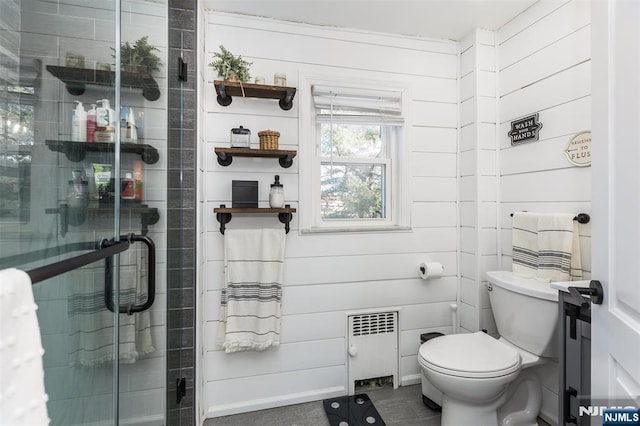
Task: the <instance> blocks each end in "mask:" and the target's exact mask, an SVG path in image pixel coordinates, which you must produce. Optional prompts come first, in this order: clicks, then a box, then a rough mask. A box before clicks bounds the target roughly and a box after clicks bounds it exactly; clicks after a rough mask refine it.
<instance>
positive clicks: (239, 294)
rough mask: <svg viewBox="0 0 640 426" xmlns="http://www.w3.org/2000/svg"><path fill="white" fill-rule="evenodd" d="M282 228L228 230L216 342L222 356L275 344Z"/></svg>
mask: <svg viewBox="0 0 640 426" xmlns="http://www.w3.org/2000/svg"><path fill="white" fill-rule="evenodd" d="M285 236H286V234H285V231H284V229H227V230H226V231H225V234H224V249H225V259H224V262H225V288H223V289H222V295H221V299H220V325H219V330H218V342H219V344H220V345H221V346H222V347H224V348H225V351H226V352H227V353H230V352H237V351H244V350H256V351H261V350H264V349H267V348H270V347H274V346H278V345H279V344H280V311H281V309H280V306H281V299H282V283H283V278H284V248H285V240H286V238H285Z"/></svg>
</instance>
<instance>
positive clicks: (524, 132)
mask: <svg viewBox="0 0 640 426" xmlns="http://www.w3.org/2000/svg"><path fill="white" fill-rule="evenodd" d="M541 128H542V123H540V122H539V121H538V113H537V112H536V113H535V114H533V115H529V116H527V117H524V118H520V119H518V120H515V121H512V122H511V131H509V133H508V134H509V137H510V138H511V145H512V146H515V145H520V144H521V143H525V142H535V141H537V140H538V137H539V133H540V129H541Z"/></svg>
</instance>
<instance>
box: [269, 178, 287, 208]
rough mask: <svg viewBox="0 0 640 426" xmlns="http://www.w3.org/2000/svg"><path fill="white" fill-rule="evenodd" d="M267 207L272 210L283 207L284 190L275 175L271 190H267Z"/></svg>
mask: <svg viewBox="0 0 640 426" xmlns="http://www.w3.org/2000/svg"><path fill="white" fill-rule="evenodd" d="M269 206H270V207H271V208H274V209H279V208H282V207H284V189H283V188H282V184H281V183H280V176H278V175H275V181H274V182H273V183H272V184H271V190H269Z"/></svg>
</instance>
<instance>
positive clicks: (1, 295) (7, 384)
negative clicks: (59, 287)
mask: <svg viewBox="0 0 640 426" xmlns="http://www.w3.org/2000/svg"><path fill="white" fill-rule="evenodd" d="M37 309H38V306H37V305H36V303H35V301H34V298H33V292H32V288H31V278H30V277H29V275H28V274H27V273H26V272H24V271H21V270H19V269H14V268H11V269H5V270H2V271H0V384H2V388H1V389H0V413H1V419H2V420H0V423H2V424H6V425H33V426H43V425H48V424H49V416H48V413H47V400H48V397H47V394H46V393H45V388H44V368H43V365H42V355H43V354H44V349H43V348H42V339H41V337H40V325H39V323H38V317H37V316H36V310H37Z"/></svg>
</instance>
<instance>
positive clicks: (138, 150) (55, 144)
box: [45, 140, 160, 164]
mask: <svg viewBox="0 0 640 426" xmlns="http://www.w3.org/2000/svg"><path fill="white" fill-rule="evenodd" d="M45 144H46V145H47V147H49V149H50V150H51V151H55V152H62V153H64V155H66V157H67V159H68V160H69V161H73V162H78V161H82V160H84V158H85V156H86V153H87V152H105V153H113V152H114V150H115V146H116V144H115V143H111V142H74V141H60V140H46V141H45ZM120 152H128V153H133V154H138V155H139V156H140V158H141V159H142V161H144V162H145V163H147V164H155V163H157V162H158V160H159V159H160V154H158V150H157V149H156V148H155V147H153V146H151V145H146V144H142V143H131V142H122V143H120Z"/></svg>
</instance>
